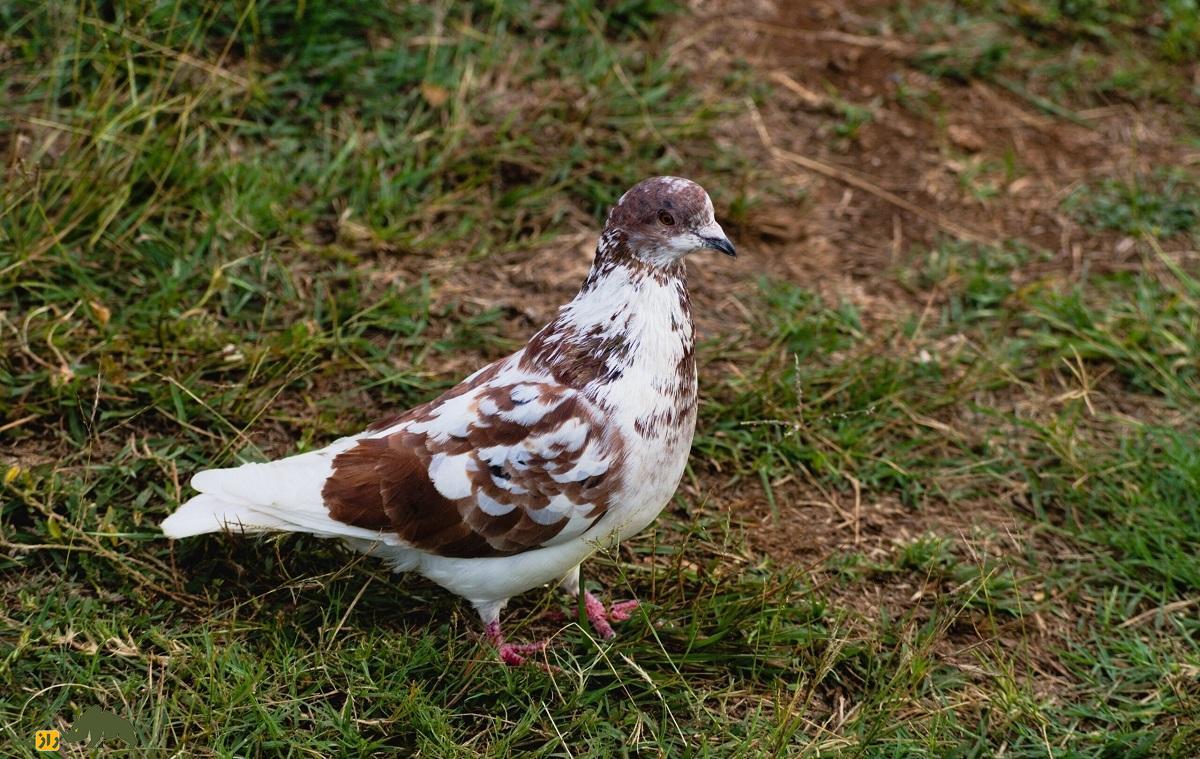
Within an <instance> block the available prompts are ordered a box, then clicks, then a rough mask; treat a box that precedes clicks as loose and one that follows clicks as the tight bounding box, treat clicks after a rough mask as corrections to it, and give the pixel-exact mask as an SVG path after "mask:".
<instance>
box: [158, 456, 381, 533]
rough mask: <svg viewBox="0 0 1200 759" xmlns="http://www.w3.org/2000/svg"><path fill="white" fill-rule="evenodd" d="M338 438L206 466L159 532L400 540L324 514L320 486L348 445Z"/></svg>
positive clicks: (326, 512)
mask: <svg viewBox="0 0 1200 759" xmlns="http://www.w3.org/2000/svg"><path fill="white" fill-rule="evenodd" d="M353 442H354V441H353V440H352V439H350V438H342V439H341V440H339V441H337V442H335V443H334V444H333V445H331V446H329V447H328V448H324V449H322V450H319V451H312V452H310V453H304V454H300V455H299V456H292V457H290V458H286V459H281V460H279V461H272V462H269V463H266V464H243V465H242V466H239V467H233V468H230V469H209V470H207V471H203V472H199V473H197V474H196V476H194V477H193V478H192V487H193V488H195V489H196V490H198V491H200V495H197V496H196V497H194V498H192V499H191V500H189V501H188V502H187V503H185V504H183V505H182V506H180V507H179V509H178V510H176V511H175V513H174V514H172V515H171V516H169V517H167V518H166V519H165V520H163V523H162V525H161V527H162V531H163V534H164V535H166V536H167V537H169V538H185V537H189V536H191V535H202V534H204V533H206V532H224V531H229V532H272V531H285V532H307V533H311V534H313V535H317V536H319V537H323V538H334V537H340V538H362V539H366V540H371V541H383V542H384V543H390V544H399V543H400V541H399V538H398V536H396V535H395V534H394V533H393V534H392V536H391V539H389V538H388V537H387V536H386V535H381V534H380V532H379V531H378V530H370V529H366V528H363V527H354V526H352V525H348V524H344V523H342V522H338V521H336V520H334V519H333V518H332V517H330V516H329V511H328V510H327V509H326V508H325V501H324V498H322V496H321V489H322V488H323V487H324V485H325V480H326V479H327V478H328V477H329V475H330V474H331V473H332V471H333V459H334V458H335V457H336V456H337V454H338V453H340V452H341V451H342V450H344V449H345V448H347V447H349V446H350V445H352V444H353Z"/></svg>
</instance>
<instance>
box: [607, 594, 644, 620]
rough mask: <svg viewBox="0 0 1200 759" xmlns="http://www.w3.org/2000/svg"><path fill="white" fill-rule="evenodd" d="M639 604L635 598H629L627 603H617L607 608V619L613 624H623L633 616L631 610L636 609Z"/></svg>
mask: <svg viewBox="0 0 1200 759" xmlns="http://www.w3.org/2000/svg"><path fill="white" fill-rule="evenodd" d="M640 603H641V602H640V601H638V600H637V599H636V598H631V599H630V600H628V601H617V602H616V603H614V604H613V605H612V606H610V607H608V618H609V619H611V620H612V621H614V622H624V621H625V620H627V619H629V618H630V617H631V616H633V610H634V609H636V608H637V607H638V605H639V604H640Z"/></svg>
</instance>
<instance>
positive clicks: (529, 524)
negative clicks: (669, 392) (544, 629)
mask: <svg viewBox="0 0 1200 759" xmlns="http://www.w3.org/2000/svg"><path fill="white" fill-rule="evenodd" d="M471 379H476V378H471ZM464 385H467V387H464V386H463V385H460V386H458V387H456V388H454V389H452V390H451V391H450V392H448V393H447V394H446V395H444V396H442V397H441V398H439V399H437V400H436V401H433V402H432V403H429V404H426V405H424V406H419V407H417V408H415V409H413V410H412V411H411V412H409V413H408V414H405V415H404V416H403V417H399V418H398V419H394V420H390V421H391V422H392V423H391V424H390V425H389V427H388V428H387V429H386V430H384V431H383V434H380V435H379V436H377V437H367V438H364V439H361V440H360V441H359V442H358V444H357V445H355V446H354V447H353V448H350V449H348V450H346V451H344V452H342V453H341V454H339V455H338V457H337V458H336V459H335V460H334V464H333V466H334V470H333V474H332V475H331V476H330V477H329V479H328V480H326V483H325V486H324V489H323V493H322V494H323V496H324V499H325V505H326V507H327V508H328V509H329V513H330V516H332V517H333V518H334V519H336V520H338V521H341V522H344V523H346V524H350V525H354V526H358V527H367V528H371V529H379V530H381V531H395V532H396V533H397V534H398V535H399V536H400V538H401V539H402V540H403V541H404V542H405V543H408V544H409V545H412V546H413V547H415V548H419V549H421V550H423V551H427V552H429V553H433V554H437V555H441V556H453V557H465V558H475V557H484V556H505V555H511V554H516V553H521V552H522V551H528V550H530V549H533V548H539V547H542V546H548V545H555V544H558V543H561V542H565V541H568V540H571V539H574V538H577V537H579V536H580V535H582V534H583V533H584V532H586V531H587V530H588V529H589V528H590V527H592V525H594V524H595V523H596V522H597V521H598V520H599V519H600V517H602V516H603V515H604V513H605V512H606V511H607V509H608V508H609V505H610V501H611V499H612V498H613V496H614V492H615V491H616V489H617V483H618V480H619V479H620V477H619V468H620V465H621V462H622V449H623V445H622V441H621V439H620V437H619V434H618V433H617V432H616V431H615V430H614V429H612V427H611V426H606V425H604V424H603V420H602V418H601V416H600V414H599V413H598V411H597V409H596V408H595V407H594V405H593V404H592V403H591V402H590V401H588V400H587V399H586V398H584V397H583V396H582V395H580V394H579V393H578V392H576V391H575V390H574V389H572V388H569V387H566V386H564V385H562V384H560V383H558V382H556V381H555V380H553V379H550V378H539V379H528V378H525V379H522V380H519V381H518V380H515V379H509V380H506V379H505V378H504V373H503V372H485V373H482V376H479V377H478V378H477V380H476V382H475V383H471V382H470V380H468V382H467V383H464Z"/></svg>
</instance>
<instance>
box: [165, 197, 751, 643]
mask: <svg viewBox="0 0 1200 759" xmlns="http://www.w3.org/2000/svg"><path fill="white" fill-rule="evenodd" d="M703 249H710V250H715V251H719V252H721V253H724V254H726V255H728V256H731V257H733V256H736V252H735V250H734V247H733V244H732V243H730V241H729V238H728V237H726V235H725V233H724V231H723V230H722V229H721V226H720V225H719V224H718V223H717V221H716V219H715V218H714V212H713V204H712V201H711V200H710V199H709V196H708V193H706V192H705V191H704V189H703V188H702V187H700V185H698V184H696V183H695V182H692V181H690V180H688V179H683V178H680V177H653V178H650V179H646V180H644V181H642V182H640V183H638V184H637V185H635V186H634V187H633V188H631V189H630V190H629V191H628V192H626V193H625V194H624V195H622V196H621V198H620V199H619V200H618V201H617V203H616V205H615V206H613V208H612V209H611V211H610V212H609V215H608V218H607V221H606V223H605V226H604V230H603V232H602V233H601V235H600V238H599V241H598V243H597V246H596V253H595V257H594V259H593V262H592V266H591V269H590V271H589V272H588V275H587V278H586V279H585V280H584V282H583V285H582V287H580V289H579V293H578V294H577V295H576V296H575V298H574V299H573V300H571V301H570V302H569V303H567V304H566V305H564V306H562V307H560V308H559V310H558V312H557V314H556V316H555V317H554V319H553V320H552V321H551V322H550V323H549V324H547V325H546V326H545V327H543V328H542V329H541V330H539V331H538V332H537V333H536V334H535V335H534V336H533V337H532V338H531V339H530V340H529V342H528V343H526V345H525V346H524V347H523V348H521V349H520V350H518V351H517V352H515V353H513V354H512V355H510V356H508V357H507V358H503V359H500V360H499V361H496V362H495V363H492V364H489V365H487V366H485V367H483V368H482V369H479V370H478V371H476V372H475V373H474V374H471V375H470V376H469V377H467V378H466V379H464V380H463V381H462V382H460V383H459V384H457V385H455V386H454V387H452V388H450V389H449V390H447V391H446V392H445V393H443V394H442V395H441V396H439V397H438V398H435V399H434V400H431V401H429V402H428V403H424V404H421V405H419V406H416V407H414V408H412V409H409V410H407V411H404V412H401V413H398V414H395V415H394V416H390V417H388V418H385V419H382V420H380V421H377V422H375V423H374V424H372V425H371V426H370V427H368V428H367V429H366V430H365V431H363V432H360V433H358V434H356V435H350V436H348V437H343V438H341V439H339V440H337V441H335V442H334V443H332V444H331V445H329V446H327V447H325V448H322V449H320V450H316V451H310V452H307V453H301V454H298V455H294V456H290V457H288V458H283V459H280V460H277V461H270V462H266V463H250V464H243V465H242V466H238V467H233V468H226V469H209V470H206V471H202V472H199V473H197V474H196V475H195V476H194V477H193V478H192V481H191V484H192V487H193V488H194V489H195V490H196V491H198V492H199V494H198V495H196V496H194V497H193V498H191V499H190V500H188V501H187V502H186V503H184V504H183V505H182V506H180V507H179V509H178V510H177V511H175V512H174V513H173V514H171V515H170V516H169V517H168V518H167V519H166V520H164V521H163V523H162V531H163V533H164V535H165V536H167V537H170V538H184V537H188V536H192V535H200V534H203V533H211V532H224V531H234V532H244V533H261V532H272V531H290V532H303V533H310V534H312V535H316V536H319V537H322V538H338V539H341V540H343V541H344V542H345V543H347V544H348V545H349V546H350V547H351V548H353V549H355V550H358V551H361V552H363V553H366V554H369V555H371V556H375V557H379V558H381V559H383V560H384V561H386V562H388V563H390V564H391V566H392V568H394V570H395V571H396V572H416V573H419V574H421V575H423V576H425V577H427V578H429V579H430V580H432V581H433V582H435V583H437V584H438V585H440V586H442V587H443V588H445V589H447V590H449V591H451V592H452V593H455V594H457V595H459V596H461V597H462V598H464V599H466V600H468V601H470V602H471V604H472V605H473V606H474V607H475V609H476V611H477V612H478V613H479V616H480V618H481V619H482V621H483V625H484V630H485V635H486V636H487V639H488V640H489V641H490V642H491V643H492V644H493V645H494V646H495V648H496V650H497V652H498V655H499V658H500V660H501V661H503V662H504V663H506V664H510V665H518V664H520V663H522V662H523V661H525V660H526V658H527V657H528V656H529V655H530V654H531V653H533V652H536V651H540V650H542V649H543V648H544V647H545V645H546V644H545V642H540V643H528V644H515V643H509V642H506V641H505V638H504V636H503V634H502V631H501V626H500V612H501V610H502V609H503V608H504V606H505V604H507V602H508V600H509V599H510V598H511V597H513V596H515V595H517V594H520V593H524V592H526V591H528V590H532V589H534V588H537V587H541V586H545V585H547V584H549V583H552V582H557V583H558V584H559V586H560V587H561V588H562V590H563V591H565V592H566V593H567V594H568V595H569V596H571V597H575V598H577V597H578V595H579V592H580V581H579V566H580V563H581V562H582V561H583V560H584V559H586V558H588V557H589V556H590V555H591V554H593V553H594V552H596V551H597V550H599V549H601V548H604V547H608V546H612V545H614V544H616V543H617V542H619V541H621V540H625V539H627V538H629V537H631V536H633V535H635V534H636V533H638V532H640V531H641V530H643V529H644V528H646V527H647V526H648V525H649V524H650V523H651V522H652V521H653V520H654V519H655V518H656V517H657V516H658V514H659V513H660V512H661V511H662V510H663V508H664V507H665V506H666V505H667V503H668V502H669V501H670V499H671V498H672V496H673V495H674V493H675V490H676V488H677V487H678V485H679V481H680V478H681V477H682V476H683V470H684V466H685V465H686V463H687V458H688V453H689V451H690V449H691V444H692V436H693V434H694V433H695V428H696V391H697V383H696V359H695V347H694V346H695V327H694V325H693V322H692V314H691V307H690V301H689V296H688V288H687V279H686V271H685V268H684V261H683V259H684V258H685V257H686V256H687V255H688V254H689V253H693V252H696V251H699V250H703ZM583 601H584V604H583V605H584V610H585V612H586V614H587V617H588V620H589V622H590V623H591V625H592V627H593V629H594V630H595V631H596V632H597V633H598V634H599V635H600V636H601V637H603V638H605V639H607V638H611V637H612V636H613V635H614V630H613V628H612V625H611V622H613V621H622V620H624V619H627V618H628V617H629V615H630V614H631V612H632V610H633V609H634V608H635V607H636V605H637V602H636V601H627V602H623V603H619V604H613V605H612V606H611V607H610V608H606V607H605V605H604V603H603V602H601V601H600V600H599V598H597V597H596V596H595V595H593V594H592V593H591V592H585V593H584V599H583Z"/></svg>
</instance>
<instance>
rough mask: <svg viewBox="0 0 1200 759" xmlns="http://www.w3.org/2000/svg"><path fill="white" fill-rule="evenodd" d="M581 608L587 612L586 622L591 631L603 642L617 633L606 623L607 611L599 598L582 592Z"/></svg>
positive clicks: (586, 591)
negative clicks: (602, 639) (589, 623)
mask: <svg viewBox="0 0 1200 759" xmlns="http://www.w3.org/2000/svg"><path fill="white" fill-rule="evenodd" d="M583 608H584V609H585V610H586V611H587V618H588V621H589V622H591V623H592V629H593V630H595V631H596V633H597V634H598V635H599V636H600V637H601V638H604V639H605V640H611V639H612V638H613V636H614V635H616V634H617V631H616V630H614V629H613V628H612V625H610V624H609V623H608V610H607V609H605V608H604V604H603V603H602V602H601V601H600V599H599V598H596V597H595V596H593V595H592V592H591V591H590V590H585V591H584V592H583Z"/></svg>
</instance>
